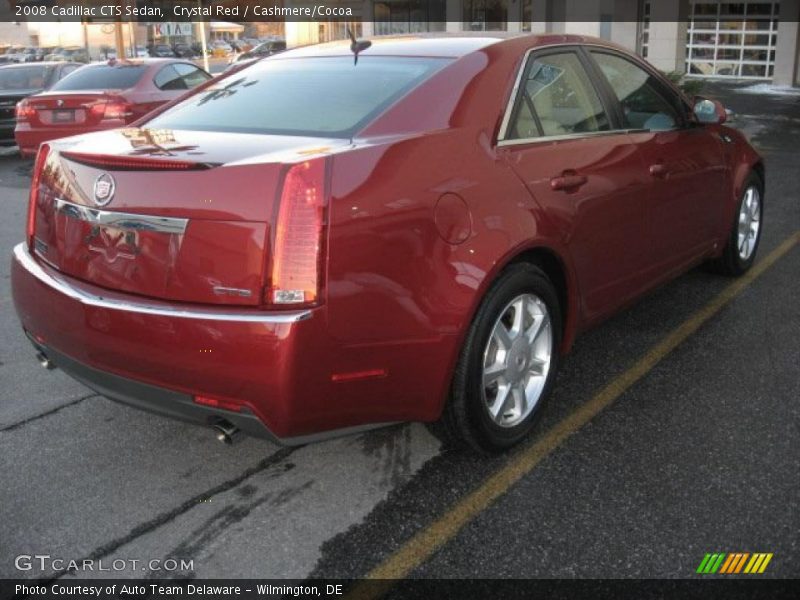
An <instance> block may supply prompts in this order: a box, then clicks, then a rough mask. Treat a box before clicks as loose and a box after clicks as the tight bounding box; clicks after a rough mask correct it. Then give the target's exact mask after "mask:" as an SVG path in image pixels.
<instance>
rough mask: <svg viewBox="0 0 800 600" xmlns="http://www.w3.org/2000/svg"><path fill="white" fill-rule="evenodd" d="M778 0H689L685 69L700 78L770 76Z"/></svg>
mask: <svg viewBox="0 0 800 600" xmlns="http://www.w3.org/2000/svg"><path fill="white" fill-rule="evenodd" d="M779 9H780V3H779V2H777V1H772V2H769V1H767V2H718V1H717V0H692V2H691V6H690V11H691V12H690V19H689V29H688V36H687V37H688V40H687V41H688V44H687V48H686V61H687V63H686V70H687V72H688V73H689V74H691V75H696V76H700V77H729V78H741V79H771V78H772V71H773V67H774V63H775V42H776V38H777V31H778V17H779Z"/></svg>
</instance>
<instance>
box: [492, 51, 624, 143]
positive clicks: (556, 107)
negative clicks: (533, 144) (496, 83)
mask: <svg viewBox="0 0 800 600" xmlns="http://www.w3.org/2000/svg"><path fill="white" fill-rule="evenodd" d="M609 129H611V125H610V122H609V118H608V115H607V114H606V111H605V110H604V108H603V104H602V102H601V101H600V96H599V94H598V93H597V90H595V88H594V86H593V85H592V82H591V80H590V79H589V76H588V74H587V73H586V70H585V69H584V68H583V65H582V64H581V61H580V59H579V58H578V56H577V54H575V53H574V52H564V53H559V54H547V55H545V56H534V57H532V58H531V59H530V60H529V63H528V65H527V67H526V69H525V72H524V74H523V78H522V83H521V85H520V90H519V96H518V98H517V101H516V106H515V109H514V112H513V113H512V118H511V121H510V123H509V127H508V130H507V133H506V138H507V139H527V138H535V137H541V136H558V135H571V134H581V133H593V132H598V131H608V130H609Z"/></svg>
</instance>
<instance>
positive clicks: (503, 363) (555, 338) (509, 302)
mask: <svg viewBox="0 0 800 600" xmlns="http://www.w3.org/2000/svg"><path fill="white" fill-rule="evenodd" d="M501 329H502V330H503V331H504V332H505V334H504V333H503V331H501ZM501 340H503V341H501ZM560 345H561V310H560V306H559V302H558V296H557V294H556V290H555V287H554V286H553V284H552V282H551V281H550V280H549V279H548V277H547V275H546V274H545V273H544V272H543V271H542V270H541V269H539V268H538V267H536V266H535V265H532V264H529V263H515V264H512V265H511V266H509V267H507V268H506V269H505V270H504V271H503V272H502V273H501V274H500V276H499V277H498V278H497V280H496V281H495V282H494V283H493V285H492V287H491V288H490V290H489V291H488V293H487V294H486V296H485V297H484V299H483V301H482V302H481V305H480V307H479V309H478V311H477V314H476V315H475V318H474V320H473V322H472V324H471V325H470V328H469V331H468V333H467V337H466V340H465V343H464V346H463V348H462V350H461V353H460V356H459V360H458V364H457V366H456V369H455V373H454V376H453V381H452V384H451V390H450V395H449V398H448V400H447V403H446V405H445V408H444V411H443V414H442V417H441V419H440V420H439V421H438V422H437V423H436V424H434V426H433V427H432V429H433V431H434V433H435V434H437V435H438V436H439V437H440V438H441V439H443V440H444V441H445V443H446V444H448V445H454V446H465V445H466V446H469V447H471V448H473V449H475V450H478V451H481V452H485V453H488V452H499V451H502V450H505V449H507V448H510V447H511V446H513V445H515V444H517V443H519V442H520V441H521V440H522V439H523V438H524V437H525V436H526V435H528V433H529V432H530V430H531V429H532V428H533V426H534V424H535V422H536V418H537V416H538V415H539V413H540V410H539V409H540V408H541V405H542V402H543V401H544V399H545V398H546V397H547V395H548V393H549V391H550V388H551V387H552V385H553V381H554V379H555V376H556V371H557V368H558V354H559V348H560Z"/></svg>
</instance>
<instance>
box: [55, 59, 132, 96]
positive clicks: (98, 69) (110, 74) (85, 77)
mask: <svg viewBox="0 0 800 600" xmlns="http://www.w3.org/2000/svg"><path fill="white" fill-rule="evenodd" d="M145 70H147V66H146V65H115V66H113V67H112V66H110V65H91V66H88V67H83V68H82V69H79V70H77V71H75V72H74V73H70V74H69V75H68V76H67V77H65V78H64V79H62V80H61V81H59V82H58V83H57V84H55V85H54V86H53V87H52V88H51V89H52V90H53V91H73V90H125V89H128V88H130V87H133V86H134V85H136V82H137V81H139V78H140V77H141V76H142V74H143V73H144V72H145Z"/></svg>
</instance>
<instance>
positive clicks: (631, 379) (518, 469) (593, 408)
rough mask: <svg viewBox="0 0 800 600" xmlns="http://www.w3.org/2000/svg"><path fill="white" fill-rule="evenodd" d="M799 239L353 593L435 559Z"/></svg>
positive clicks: (378, 589) (369, 594) (379, 586)
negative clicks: (484, 512)
mask: <svg viewBox="0 0 800 600" xmlns="http://www.w3.org/2000/svg"><path fill="white" fill-rule="evenodd" d="M798 242H800V231H796V232H795V233H794V234H792V235H790V236H789V237H788V238H787V239H786V240H784V241H783V242H782V243H781V244H780V245H779V246H778V247H777V248H775V250H773V251H772V252H770V253H769V254H768V255H767V256H766V257H765V258H764V259H763V260H761V261H760V262H759V263H758V264H756V265H755V266H754V267H753V268H752V269H750V271H748V272H747V274H745V275H744V276H742V277H740V278H739V279H737V280H735V281H733V282H732V283H730V284H729V285H728V286H727V287H726V288H725V289H723V290H722V291H721V292H720V293H719V294H718V295H717V296H715V297H714V298H713V299H712V300H711V301H710V302H709V303H708V304H706V305H705V306H704V307H703V308H701V309H700V310H698V311H697V312H696V313H694V314H693V315H692V316H691V317H689V318H688V319H687V320H686V321H684V322H683V323H682V324H681V325H679V326H678V327H676V328H675V329H673V330H672V331H671V332H670V333H669V334H667V336H666V337H664V338H663V339H662V340H661V341H660V342H659V343H658V344H656V345H655V346H653V348H651V349H650V350H649V351H648V352H647V354H645V355H644V356H643V357H642V358H641V359H639V360H638V361H637V362H636V363H635V364H634V365H633V366H632V367H630V368H629V369H628V370H627V371H625V372H624V373H622V374H621V375H619V376H618V377H616V378H615V379H613V380H612V381H611V382H610V383H609V384H607V385H606V386H605V387H604V388H603V389H601V390H600V391H599V392H598V393H597V394H596V395H595V396H594V397H593V398H592V399H591V400H589V401H588V402H587V403H586V404H583V405H582V406H580V407H579V408H577V409H576V410H574V411H573V412H572V413H570V414H569V415H568V416H567V417H566V418H565V419H564V420H563V421H561V422H559V423H557V424H556V425H554V426H553V428H552V429H550V430H549V431H547V432H546V433H545V434H544V435H542V436H541V437H540V438H539V439H538V440H537V441H536V442H535V443H534V444H533V445H531V446H529V447H527V448H524V449H523V450H521V451H519V452H518V453H517V454H515V455H514V456H513V457H512V458H511V459H509V461H508V463H506V465H505V466H503V467H502V468H500V469H499V470H498V471H496V472H495V473H494V474H493V475H491V476H490V477H489V478H488V479H486V480H485V481H484V482H483V483H482V484H481V485H479V486H478V488H477V489H475V490H474V491H472V492H471V493H469V494H468V495H467V496H465V497H464V498H462V499H461V500H459V501H458V502H457V503H456V504H455V505H454V506H453V507H452V508H450V509H449V510H448V511H447V512H446V513H444V514H443V515H442V516H441V517H439V518H438V519H437V520H436V521H434V522H433V523H431V524H430V525H429V526H428V527H426V528H425V529H423V530H421V531H419V532H418V533H416V534H415V535H414V536H413V537H412V538H411V539H410V540H408V541H407V542H406V543H405V544H403V545H402V546H401V547H400V548H399V549H398V550H397V551H396V552H395V553H394V554H392V555H391V556H389V557H388V559H387V560H385V561H384V562H383V563H381V564H380V565H378V566H377V567H375V568H374V569H373V570H372V571H370V572H369V573H368V574H367V575H366V579H377V580H382V581H380V582H371V583H367V584H361V585H356V586H354V587H353V588H352V590H351V593H350V594H349V596H350V597H357V598H374V597H379V596H381V595H383V594H384V593H386V591H387V590H388V589H390V588H391V586H392V585H393V584H392V581H391V580H393V579H402V578H403V577H406V576H407V575H408V574H409V573H411V572H412V571H413V570H414V569H415V568H417V567H418V566H419V565H421V564H422V563H423V562H425V561H426V560H427V559H428V558H430V556H431V555H432V554H433V553H434V552H436V550H438V549H439V548H440V547H442V546H443V545H444V544H446V543H447V542H448V541H450V540H451V539H453V537H455V535H456V534H458V532H459V531H461V529H462V528H463V527H464V525H466V524H467V523H469V522H470V521H471V520H472V519H473V518H475V517H476V516H477V515H478V514H479V513H481V512H482V511H483V510H485V509H486V508H488V507H489V506H490V505H491V504H492V503H493V502H494V501H495V500H497V499H498V498H499V497H500V496H502V495H503V494H505V493H506V492H507V491H508V490H509V488H511V486H513V485H514V484H515V483H517V482H518V481H519V480H520V479H522V477H524V476H525V475H527V474H528V473H530V471H532V470H533V469H534V467H536V465H538V464H539V463H540V462H541V461H542V460H543V459H544V458H545V457H546V456H548V455H549V454H550V453H551V452H552V451H553V450H555V449H556V448H557V447H558V446H559V445H560V444H561V443H562V442H563V441H564V440H566V439H567V438H568V437H569V436H571V435H572V434H573V433H575V432H576V431H578V430H579V429H580V428H581V427H583V426H584V425H586V423H588V422H589V421H590V420H591V419H593V418H594V417H595V416H597V414H598V413H600V411H602V410H603V409H604V408H606V407H607V406H609V405H610V404H612V403H613V402H614V401H615V400H616V399H617V398H619V397H620V396H621V395H622V394H623V393H624V392H625V391H626V390H627V389H628V388H630V387H631V386H632V385H633V384H635V383H636V382H637V381H639V380H640V379H641V378H642V377H644V376H645V375H647V373H648V372H650V370H651V369H652V368H653V367H655V366H656V365H657V364H658V363H659V362H660V361H661V360H662V359H663V358H664V357H665V356H667V355H668V354H669V353H670V352H672V351H673V350H674V349H675V348H677V347H678V346H679V345H680V344H681V343H683V342H684V341H685V340H686V339H687V338H688V337H689V336H691V335H692V334H693V333H694V332H695V331H697V330H698V329H699V328H700V327H701V326H702V325H703V324H704V323H705V322H706V321H708V320H709V319H710V318H711V317H713V316H714V315H715V314H717V313H718V312H719V311H720V310H721V309H722V308H723V307H725V306H726V305H727V304H728V303H729V302H730V301H731V300H733V299H734V298H736V297H737V296H738V295H739V294H741V293H742V292H743V291H744V290H745V289H746V288H747V287H748V286H749V285H750V284H751V283H753V281H755V279H756V278H758V277H759V276H760V275H761V274H762V273H764V272H765V271H766V270H767V269H769V268H770V267H771V266H772V265H773V264H775V262H776V261H777V260H778V259H779V258H781V257H782V256H783V255H785V254H786V253H787V252H789V251H790V250H791V249H792V248H793V247H794V246H795V245H796V244H797V243H798Z"/></svg>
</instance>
